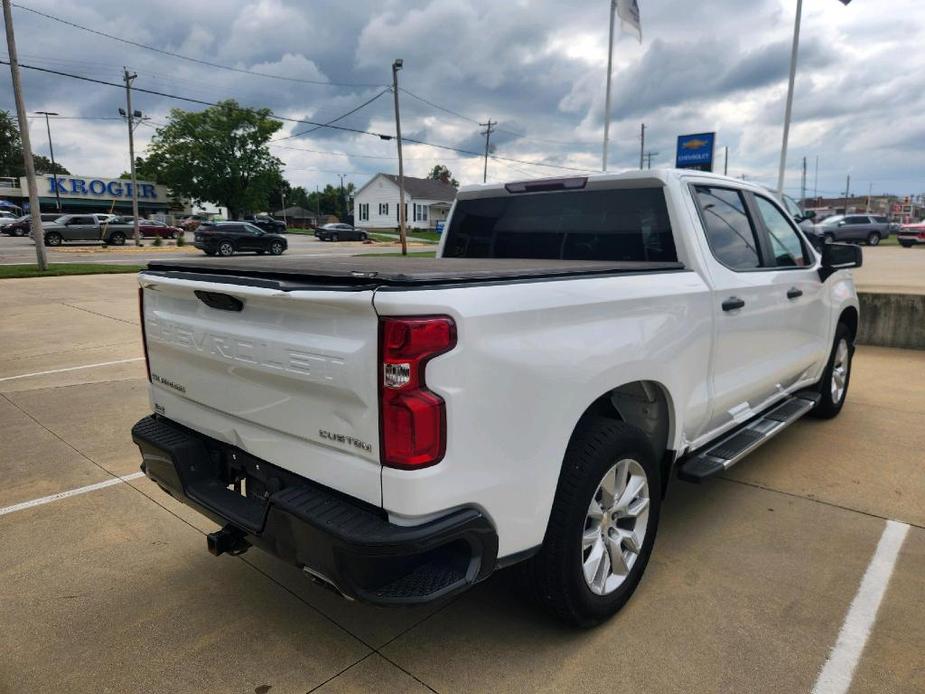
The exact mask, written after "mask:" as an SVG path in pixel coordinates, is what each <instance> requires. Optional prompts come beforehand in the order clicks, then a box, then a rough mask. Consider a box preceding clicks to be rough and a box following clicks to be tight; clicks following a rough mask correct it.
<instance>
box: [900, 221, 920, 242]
mask: <svg viewBox="0 0 925 694" xmlns="http://www.w3.org/2000/svg"><path fill="white" fill-rule="evenodd" d="M896 240H897V241H899V245H900V246H902V247H903V248H912V247H913V246H916V245H919V244H925V222H916V223H915V224H903V225H902V226H901V227H900V228H899V231H897V232H896Z"/></svg>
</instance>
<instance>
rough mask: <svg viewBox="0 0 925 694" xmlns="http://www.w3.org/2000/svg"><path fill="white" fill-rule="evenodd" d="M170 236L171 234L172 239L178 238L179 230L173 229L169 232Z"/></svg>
mask: <svg viewBox="0 0 925 694" xmlns="http://www.w3.org/2000/svg"><path fill="white" fill-rule="evenodd" d="M168 236H170V238H171V239H175V238H177V232H175V231H171V232H170V234H168Z"/></svg>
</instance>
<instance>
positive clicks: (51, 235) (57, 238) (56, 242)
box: [45, 231, 62, 246]
mask: <svg viewBox="0 0 925 694" xmlns="http://www.w3.org/2000/svg"><path fill="white" fill-rule="evenodd" d="M61 241H62V239H61V234H59V233H58V232H57V231H50V232H48V233H47V234H45V245H46V246H60V245H61Z"/></svg>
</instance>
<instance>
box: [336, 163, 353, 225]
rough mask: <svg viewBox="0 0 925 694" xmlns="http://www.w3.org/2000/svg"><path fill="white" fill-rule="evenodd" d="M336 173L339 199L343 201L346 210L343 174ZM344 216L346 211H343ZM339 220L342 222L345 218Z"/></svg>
mask: <svg viewBox="0 0 925 694" xmlns="http://www.w3.org/2000/svg"><path fill="white" fill-rule="evenodd" d="M337 175H338V176H339V177H340V199H341V200H342V201H343V203H344V210H347V191H345V190H344V176H345V174H337ZM346 216H347V213H346V212H345V213H344V217H346ZM340 221H342V222H343V221H345V220H344V219H342V220H340ZM354 221H356V220H354Z"/></svg>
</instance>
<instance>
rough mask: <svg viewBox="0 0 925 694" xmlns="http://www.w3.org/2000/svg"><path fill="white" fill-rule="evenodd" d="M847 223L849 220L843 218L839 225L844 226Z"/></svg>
mask: <svg viewBox="0 0 925 694" xmlns="http://www.w3.org/2000/svg"><path fill="white" fill-rule="evenodd" d="M847 223H848V222H846V221H845V220H844V219H843V220H841V221H840V222H839V223H838V226H840V227H843V226H845V225H846V224H847Z"/></svg>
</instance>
